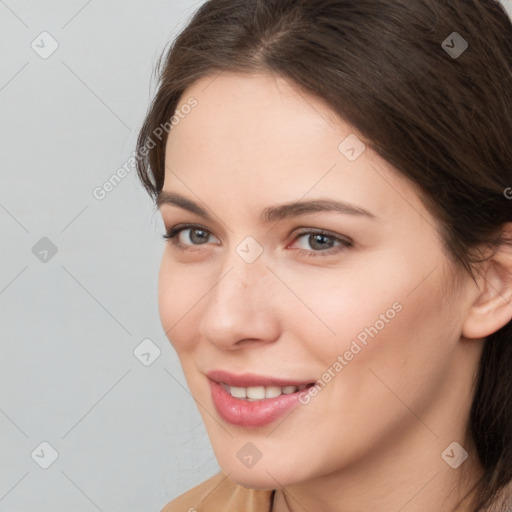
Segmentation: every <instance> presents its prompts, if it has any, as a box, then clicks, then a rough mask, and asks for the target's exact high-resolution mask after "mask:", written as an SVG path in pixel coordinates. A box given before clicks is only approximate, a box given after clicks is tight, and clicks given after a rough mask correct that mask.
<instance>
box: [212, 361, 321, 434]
mask: <svg viewBox="0 0 512 512" xmlns="http://www.w3.org/2000/svg"><path fill="white" fill-rule="evenodd" d="M207 376H208V378H209V381H210V389H211V396H212V400H213V404H214V406H215V409H216V410H217V413H218V414H219V416H220V417H221V418H222V419H224V420H225V421H227V422H228V423H231V424H233V425H238V426H242V427H261V426H263V425H267V424H268V423H271V422H273V421H276V420H277V419H278V418H279V417H281V416H283V415H284V414H286V413H287V412H289V411H290V410H291V409H293V408H294V407H296V406H298V405H299V403H300V402H299V396H300V394H301V393H302V392H303V391H305V390H306V389H308V388H309V387H311V386H314V384H315V383H314V382H308V381H299V380H286V379H276V378H272V377H264V376H258V375H255V374H244V375H234V374H230V373H227V372H224V371H220V370H219V371H213V372H209V373H208V375H207Z"/></svg>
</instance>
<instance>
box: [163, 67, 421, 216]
mask: <svg viewBox="0 0 512 512" xmlns="http://www.w3.org/2000/svg"><path fill="white" fill-rule="evenodd" d="M191 99H193V100H194V101H195V102H196V106H195V107H194V108H193V109H184V108H183V106H184V105H186V104H187V103H188V102H190V100H191ZM180 109H182V110H183V112H188V113H187V114H183V113H182V115H181V116H180V122H179V123H178V124H177V125H176V126H174V127H173V128H172V130H171V132H170V135H169V137H168V140H167V146H166V177H165V184H164V189H165V190H172V191H175V192H178V193H180V194H182V195H187V196H188V197H190V198H193V197H194V196H198V197H201V198H208V197H209V196H210V195H212V197H213V196H215V197H216V199H215V201H223V206H222V207H223V209H226V208H227V206H226V199H227V198H229V200H230V203H232V204H233V208H235V207H236V208H238V206H241V207H242V206H243V204H247V203H248V202H250V203H251V204H254V205H258V210H259V211H261V210H263V209H264V208H265V207H267V206H269V204H274V203H279V202H290V201H296V200H298V199H301V198H306V199H316V198H325V197H329V198H335V199H340V200H344V201H347V202H350V203H353V204H359V205H361V206H363V207H365V208H367V209H368V210H370V211H372V212H373V213H375V215H377V216H379V217H383V218H386V215H388V214H393V215H394V216H396V215H403V214H404V212H405V213H406V214H407V215H409V216H410V215H414V214H416V215H418V214H419V215H420V216H424V217H426V216H428V214H427V213H426V211H425V210H424V208H423V206H422V204H421V202H420V201H419V198H418V197H417V195H416V193H415V192H414V190H413V189H412V187H411V185H410V183H409V182H408V180H406V179H405V177H403V176H402V175H400V174H399V173H398V172H397V171H396V170H395V169H394V168H392V166H391V165H390V164H388V163H387V162H386V161H384V160H383V159H382V158H380V157H379V155H377V154H376V153H375V152H374V151H372V150H371V149H370V147H368V145H366V144H365V143H364V142H363V141H364V138H363V137H362V136H361V135H360V134H359V133H358V132H357V130H355V129H354V128H353V127H351V126H350V125H349V124H347V123H346V122H345V121H344V120H343V119H342V118H340V117H338V116H337V115H336V114H335V112H334V111H333V110H332V109H331V108H330V107H329V106H328V105H327V103H326V102H325V101H324V100H322V99H319V98H318V97H316V96H313V95H311V94H308V93H306V92H304V91H303V90H301V89H300V88H299V87H297V85H296V84H293V83H292V82H290V81H288V80H286V79H284V78H282V77H279V76H276V75H270V74H251V75H249V74H237V73H227V72H223V73H221V74H220V75H212V76H207V77H203V78H202V79H200V80H198V81H196V82H195V83H193V84H192V85H191V86H190V87H189V88H188V89H187V90H185V92H184V93H183V95H182V97H181V99H180V102H179V104H178V106H177V108H176V112H180ZM351 137H352V138H355V139H354V140H359V142H360V144H361V145H362V147H363V148H364V151H363V152H362V153H361V155H360V156H359V157H358V158H357V159H355V160H351V159H348V158H347V155H346V154H345V153H344V152H343V151H342V150H341V149H340V147H343V144H344V141H345V140H347V139H348V138H351ZM350 140H352V139H350ZM196 199H197V197H196ZM242 203H243V204H242ZM217 206H218V205H217ZM238 209H240V208H238ZM233 214H234V212H233ZM388 216H389V215H388Z"/></svg>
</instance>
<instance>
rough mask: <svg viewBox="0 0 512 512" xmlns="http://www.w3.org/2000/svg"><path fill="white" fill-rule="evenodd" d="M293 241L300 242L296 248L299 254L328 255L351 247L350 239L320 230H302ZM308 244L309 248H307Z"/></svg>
mask: <svg viewBox="0 0 512 512" xmlns="http://www.w3.org/2000/svg"><path fill="white" fill-rule="evenodd" d="M301 239H303V240H302V241H301ZM295 241H299V242H300V243H299V245H300V247H299V249H298V250H299V253H300V254H301V255H304V256H313V257H314V256H329V255H332V254H337V253H339V252H341V251H343V250H345V249H347V248H349V247H353V243H352V241H350V240H348V239H344V238H341V237H339V236H337V235H334V234H332V233H329V232H327V231H322V230H314V231H312V230H309V231H302V232H301V233H299V234H298V235H297V237H296V238H295ZM308 246H309V247H310V248H311V249H307V247H308Z"/></svg>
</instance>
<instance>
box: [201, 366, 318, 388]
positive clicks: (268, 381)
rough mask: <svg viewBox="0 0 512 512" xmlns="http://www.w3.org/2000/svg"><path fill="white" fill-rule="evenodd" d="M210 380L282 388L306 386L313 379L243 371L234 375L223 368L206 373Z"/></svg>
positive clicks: (243, 385) (241, 386)
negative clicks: (241, 373) (263, 374)
mask: <svg viewBox="0 0 512 512" xmlns="http://www.w3.org/2000/svg"><path fill="white" fill-rule="evenodd" d="M207 376H208V378H209V379H210V380H213V381H215V382H218V383H222V384H227V385H228V386H234V387H240V388H248V387H251V386H277V387H280V388H284V387H286V386H295V387H299V386H307V385H308V384H311V383H313V382H314V380H292V379H278V378H274V377H264V376H261V375H256V374H253V373H244V374H243V375H234V374H232V373H229V372H225V371H223V370H212V371H211V372H208V374H207Z"/></svg>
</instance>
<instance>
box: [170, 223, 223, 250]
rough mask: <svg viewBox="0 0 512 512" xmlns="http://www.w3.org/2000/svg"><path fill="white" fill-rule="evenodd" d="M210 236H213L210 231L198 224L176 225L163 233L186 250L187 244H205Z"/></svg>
mask: <svg viewBox="0 0 512 512" xmlns="http://www.w3.org/2000/svg"><path fill="white" fill-rule="evenodd" d="M187 232H188V233H187ZM210 236H213V235H212V233H211V232H210V231H208V230H207V229H206V228H204V227H202V226H199V225H197V224H187V225H181V226H175V227H173V228H171V229H169V230H168V231H166V232H165V233H164V235H162V237H163V238H164V239H165V240H169V241H170V242H171V243H172V244H173V245H175V246H176V247H178V248H180V249H182V250H186V249H185V247H187V246H194V245H196V246H197V245H204V244H206V243H207V242H208V239H209V237H210ZM214 238H215V237H214ZM217 241H218V239H217Z"/></svg>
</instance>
